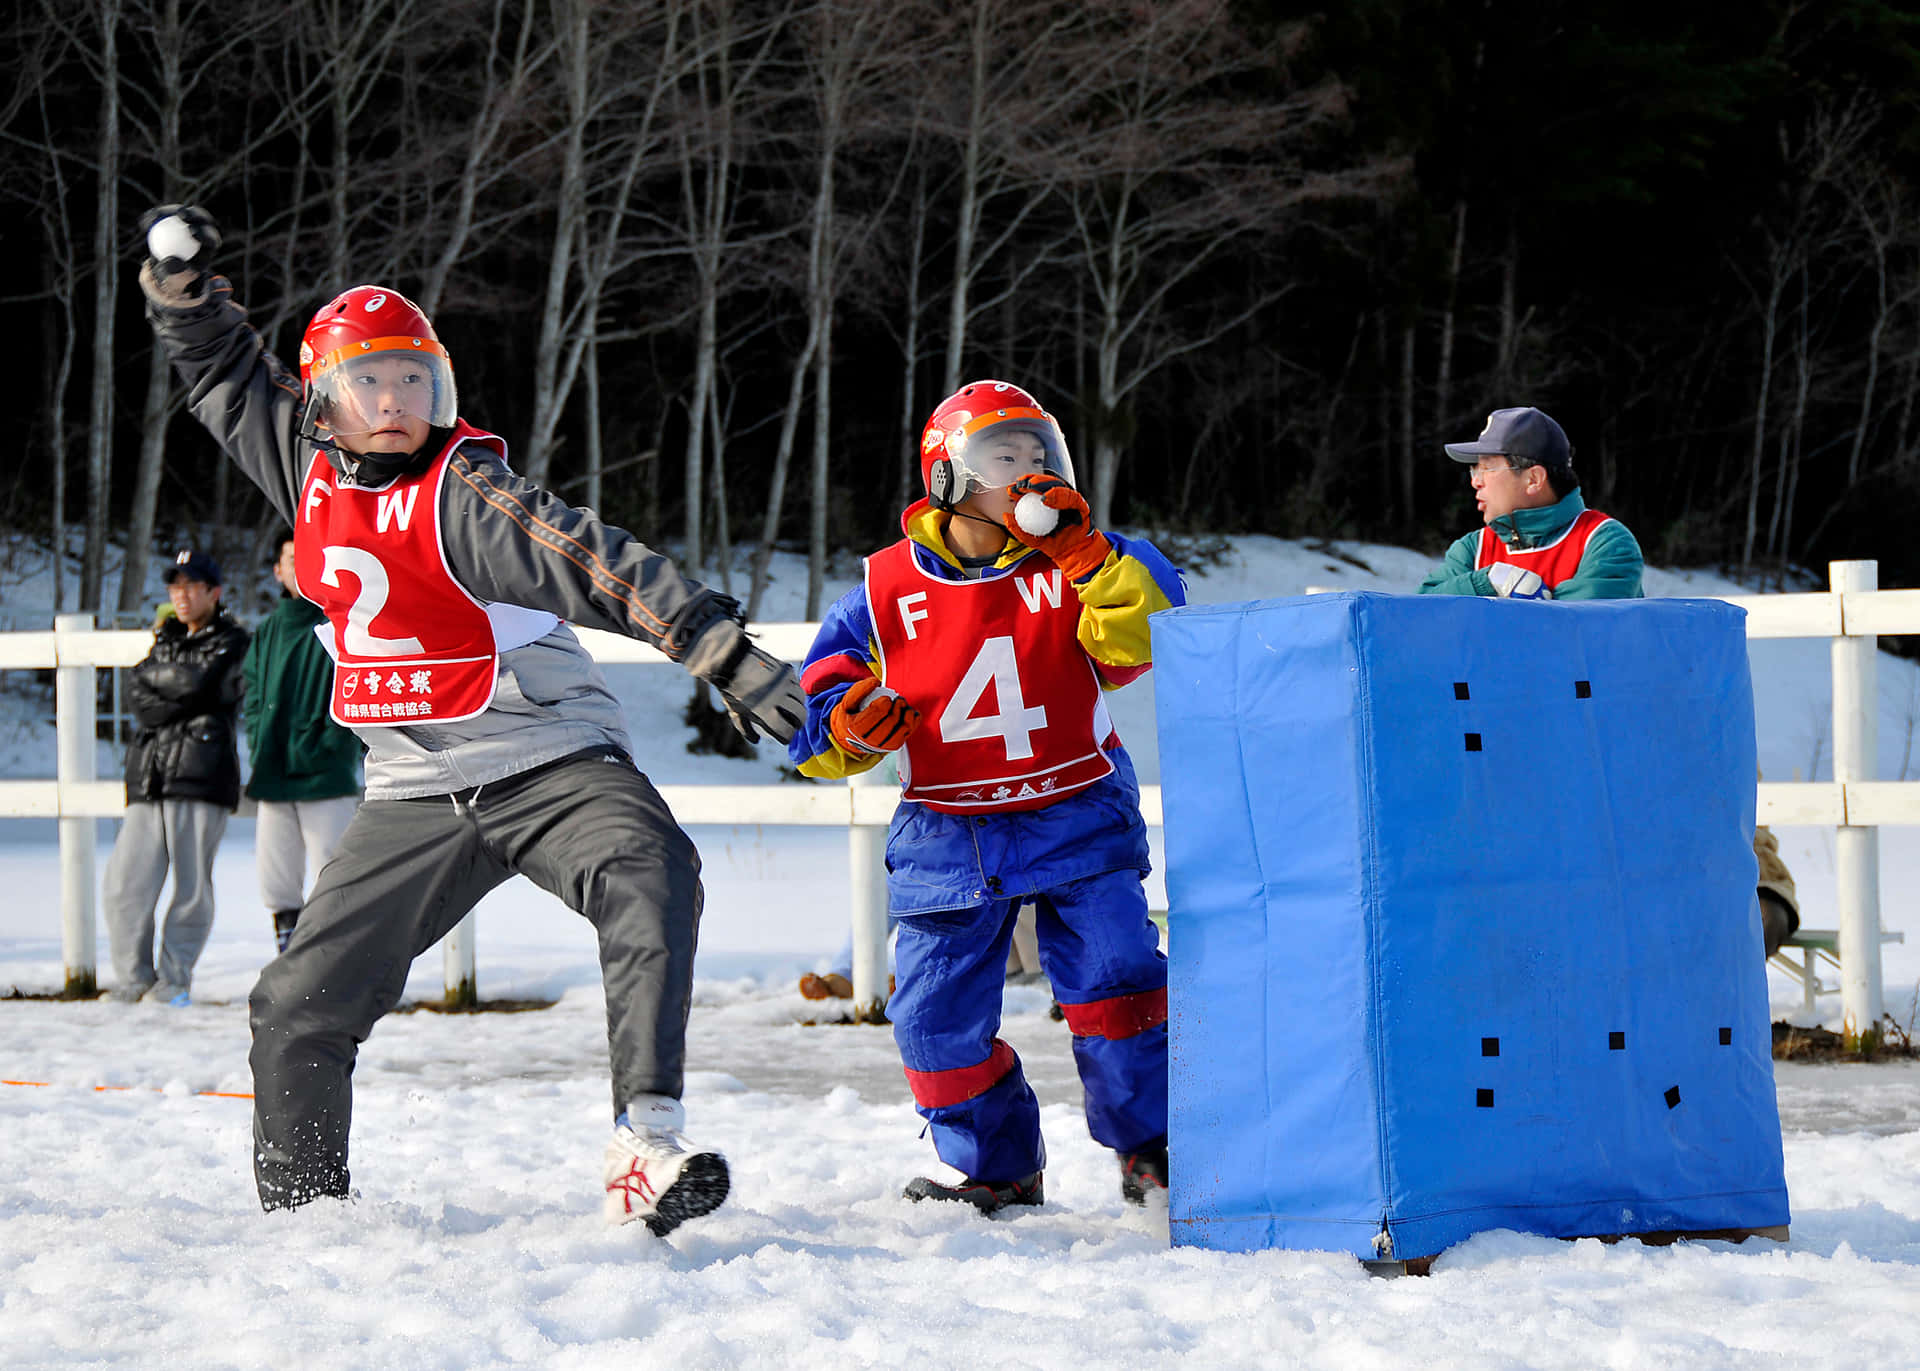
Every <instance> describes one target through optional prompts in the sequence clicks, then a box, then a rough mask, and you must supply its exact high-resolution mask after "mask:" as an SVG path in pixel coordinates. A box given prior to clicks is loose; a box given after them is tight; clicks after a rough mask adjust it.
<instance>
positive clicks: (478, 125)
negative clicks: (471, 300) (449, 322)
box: [420, 0, 555, 316]
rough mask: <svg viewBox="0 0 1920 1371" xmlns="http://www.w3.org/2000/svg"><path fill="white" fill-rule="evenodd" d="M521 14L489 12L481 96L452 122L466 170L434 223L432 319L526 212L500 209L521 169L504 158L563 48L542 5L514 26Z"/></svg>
mask: <svg viewBox="0 0 1920 1371" xmlns="http://www.w3.org/2000/svg"><path fill="white" fill-rule="evenodd" d="M513 8H515V7H514V6H513V5H510V4H509V2H508V0H489V3H487V4H486V6H485V9H484V15H485V18H486V23H487V27H486V33H485V37H484V38H481V39H480V40H479V41H480V43H481V45H482V48H483V52H484V56H483V57H482V59H481V62H480V77H479V85H478V89H477V90H476V91H475V92H474V95H473V99H472V103H471V104H468V103H466V102H462V103H461V104H459V105H458V106H456V107H455V109H454V111H453V115H454V117H452V118H450V119H449V120H448V121H447V125H448V127H449V129H450V130H451V133H452V136H451V137H450V139H449V140H448V144H449V146H450V147H455V148H458V149H459V153H460V169H459V171H458V172H457V173H456V174H455V175H454V177H453V185H452V187H451V188H450V193H448V194H447V195H446V196H445V197H444V198H445V200H446V201H450V203H449V204H439V205H435V206H433V208H432V211H431V212H430V215H429V217H430V219H431V221H432V222H433V224H434V227H435V229H436V231H438V232H439V233H441V234H442V235H443V236H442V239H441V243H440V250H439V251H438V252H437V253H436V254H435V255H434V258H433V262H432V265H431V266H430V267H429V268H428V270H427V276H426V283H425V284H424V285H423V286H422V287H421V290H420V307H421V308H422V309H424V310H425V311H426V312H427V314H428V315H429V316H432V315H433V314H435V313H437V312H438V311H439V308H440V301H441V299H442V298H443V297H444V296H445V294H446V290H447V280H448V278H449V277H450V276H451V275H452V274H453V270H454V268H455V267H456V266H457V265H458V264H459V262H460V260H461V258H462V257H463V256H464V255H465V254H466V252H467V251H468V249H469V247H470V246H471V245H472V243H473V241H474V239H475V237H476V235H477V234H479V233H480V232H481V231H482V230H483V229H484V228H487V227H490V226H493V227H497V226H499V225H501V224H503V223H507V222H511V221H513V220H514V219H516V218H518V217H519V215H520V213H522V212H523V210H524V206H522V205H520V204H517V203H507V204H501V203H498V197H497V195H496V192H497V191H498V190H499V188H500V187H501V185H502V183H503V182H504V181H505V180H506V178H507V177H508V175H509V174H510V173H511V172H512V171H514V170H516V169H517V168H518V167H519V165H520V159H519V158H516V157H511V156H507V155H503V154H504V153H505V152H506V150H507V148H508V145H509V144H510V143H511V141H512V137H513V135H514V133H515V132H516V131H517V130H518V128H519V126H520V125H521V123H522V122H523V121H524V120H525V119H526V118H527V111H526V103H527V100H528V95H529V91H530V90H531V88H532V86H533V84H534V82H535V80H536V79H537V78H538V76H539V75H540V73H541V72H542V70H543V69H544V68H545V67H546V65H547V64H548V63H549V62H551V61H552V59H553V55H554V47H555V43H554V39H553V38H552V37H551V36H550V35H548V33H547V30H546V28H545V26H544V25H542V24H541V23H540V7H539V6H538V5H534V4H526V3H522V4H520V5H518V9H519V12H520V15H519V21H518V23H517V24H514V23H513V22H512V15H511V11H512V9H513ZM536 35H539V38H538V41H536ZM483 204H484V205H485V209H484V211H483V208H482V207H483Z"/></svg>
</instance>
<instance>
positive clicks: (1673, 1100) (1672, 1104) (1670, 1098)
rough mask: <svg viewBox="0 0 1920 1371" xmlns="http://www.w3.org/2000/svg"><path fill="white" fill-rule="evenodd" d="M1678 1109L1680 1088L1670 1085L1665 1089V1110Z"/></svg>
mask: <svg viewBox="0 0 1920 1371" xmlns="http://www.w3.org/2000/svg"><path fill="white" fill-rule="evenodd" d="M1679 1107H1680V1087H1679V1086H1677V1085H1670V1086H1668V1087H1667V1108H1669V1109H1678V1108H1679Z"/></svg>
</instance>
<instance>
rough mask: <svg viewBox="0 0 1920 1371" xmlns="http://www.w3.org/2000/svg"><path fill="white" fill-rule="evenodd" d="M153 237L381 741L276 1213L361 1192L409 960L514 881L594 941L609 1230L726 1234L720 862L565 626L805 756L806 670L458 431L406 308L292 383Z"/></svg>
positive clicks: (213, 400) (312, 940)
mask: <svg viewBox="0 0 1920 1371" xmlns="http://www.w3.org/2000/svg"><path fill="white" fill-rule="evenodd" d="M142 227H143V228H144V229H145V230H146V235H147V249H148V257H147V260H146V262H145V264H144V265H143V266H142V267H141V269H140V287H141V289H142V291H144V292H145V294H146V297H147V320H148V322H149V323H150V324H152V326H153V331H154V336H155V338H156V340H157V341H158V343H159V345H160V346H161V347H163V348H164V349H166V352H167V354H168V356H169V357H170V358H171V359H172V361H173V365H174V369H175V370H176V371H178V372H179V373H180V376H181V378H182V379H183V380H184V381H185V382H186V383H187V386H188V391H189V395H188V403H189V404H190V405H191V407H192V409H193V413H194V417H195V418H197V419H198V420H200V422H201V423H202V424H204V425H205V426H206V427H207V429H208V430H209V431H210V432H211V433H212V434H213V437H214V440H215V441H216V442H218V443H219V444H220V446H221V447H222V448H223V449H224V450H225V451H226V454H227V456H228V457H230V458H232V459H233V461H234V462H235V463H236V464H238V465H239V467H240V468H241V469H242V470H243V471H245V472H246V473H247V475H248V476H250V477H251V478H252V479H253V481H254V483H255V484H256V485H258V486H259V487H260V489H261V490H262V491H263V492H265V494H266V496H267V499H268V500H269V501H270V502H271V503H272V505H273V507H274V509H275V510H276V511H278V513H279V514H280V516H281V518H283V519H285V520H286V521H287V522H288V524H289V525H290V526H291V527H292V528H293V531H294V532H293V544H294V548H293V563H294V565H293V571H294V578H295V584H296V585H297V587H298V589H299V592H300V594H301V595H302V596H304V597H306V598H307V599H309V600H311V601H313V602H314V603H315V604H316V605H318V606H319V607H320V610H321V612H322V613H323V614H324V615H325V616H326V619H327V625H326V627H327V633H326V636H325V638H324V640H323V641H324V642H325V645H326V647H327V650H328V653H329V655H331V656H332V658H333V661H334V669H333V673H332V689H331V692H330V695H331V713H332V715H333V718H334V720H335V721H336V722H338V723H340V724H343V725H346V726H348V727H351V728H352V729H353V730H354V732H355V733H357V734H359V736H360V738H361V740H362V741H363V742H365V743H366V745H367V798H366V802H365V803H364V804H362V805H361V806H360V808H359V809H358V810H357V811H356V812H355V814H354V816H353V820H352V822H351V823H350V824H349V825H348V826H347V830H346V833H345V835H344V836H343V837H342V838H341V840H340V845H339V847H338V849H337V850H336V851H335V853H334V857H333V860H332V861H330V862H328V863H327V865H326V867H325V868H324V869H323V870H322V871H321V872H320V874H319V876H318V877H317V878H316V880H315V882H314V888H313V891H312V893H311V894H310V895H308V897H307V901H306V904H305V906H304V907H303V908H302V910H301V911H300V919H299V922H298V924H297V925H296V926H295V928H294V931H293V935H292V937H291V938H290V939H289V940H288V943H287V948H286V951H284V952H283V953H281V955H280V956H279V957H277V958H275V959H274V960H273V961H272V962H270V963H268V965H267V968H266V970H264V971H263V972H261V974H260V981H259V983H258V984H257V985H256V986H254V988H253V994H252V996H251V997H250V999H249V1001H248V1003H249V1005H250V1007H251V1010H252V1023H253V1052H252V1056H251V1059H250V1060H251V1063H252V1066H253V1082H254V1124H253V1139H254V1148H253V1169H254V1179H255V1183H256V1185H257V1186H258V1188H259V1192H260V1202H261V1204H263V1205H264V1206H265V1207H267V1208H268V1209H281V1208H288V1207H291V1206H296V1205H302V1204H307V1203H310V1202H311V1201H313V1200H316V1199H321V1198H327V1197H343V1196H346V1195H348V1194H349V1193H351V1192H350V1185H349V1174H348V1171H347V1134H348V1129H349V1124H350V1122H351V1119H352V1113H353V1063H354V1057H355V1054H356V1052H357V1051H358V1049H359V1045H360V1044H361V1043H362V1042H364V1041H365V1040H366V1038H367V1035H368V1034H369V1033H371V1032H372V1031H373V1026H374V1024H375V1023H376V1022H377V1021H378V1020H379V1019H380V1017H381V1016H382V1015H384V1014H385V1013H386V1012H387V1011H388V1010H390V1009H392V1008H393V1007H394V1005H396V1004H397V1003H399V1000H400V995H401V992H402V990H403V989H404V988H405V986H406V980H407V968H408V966H409V965H410V964H411V963H412V961H413V959H414V958H415V957H416V956H418V955H419V954H420V953H422V952H424V951H426V949H427V948H429V947H431V946H433V944H434V943H435V942H437V941H439V940H440V938H441V937H443V936H444V935H445V934H446V933H447V932H448V930H450V929H451V928H453V926H454V925H455V924H457V923H458V922H459V921H460V920H461V918H462V917H463V916H464V915H465V914H466V912H467V911H468V910H469V909H471V908H473V906H474V905H475V904H476V903H477V902H478V901H479V900H480V898H481V897H482V896H483V895H485V894H486V893H487V892H488V891H489V890H491V889H493V888H494V887H495V886H497V885H499V884H501V883H502V882H504V881H506V880H508V879H509V878H510V877H512V876H513V875H515V874H516V873H518V874H523V875H525V876H527V877H528V878H529V879H530V880H532V881H533V882H534V883H535V884H536V885H538V886H540V887H541V888H542V889H544V890H547V891H549V892H551V893H552V894H554V895H556V896H558V897H559V898H560V899H561V900H563V901H564V902H565V903H566V904H567V905H568V906H569V907H570V908H572V909H574V910H576V911H578V912H579V913H580V914H582V915H584V916H585V917H586V918H587V919H588V920H589V921H590V922H591V923H592V924H593V926H594V931H595V933H596V934H597V935H598V938H599V948H600V970H601V978H602V981H603V982H604V984H605V987H606V999H607V1046H608V1054H609V1057H610V1061H611V1066H612V1076H613V1112H614V1131H613V1137H612V1139H611V1140H610V1141H609V1142H608V1144H607V1150H606V1154H605V1160H604V1163H603V1167H602V1171H601V1176H600V1190H601V1196H602V1198H601V1212H602V1214H603V1215H604V1216H605V1217H606V1219H607V1220H608V1222H610V1223H615V1224H622V1223H631V1222H641V1223H644V1224H645V1225H646V1226H647V1227H648V1228H649V1229H651V1230H652V1231H653V1232H654V1233H657V1234H660V1233H667V1232H670V1231H671V1230H672V1229H674V1228H675V1227H677V1226H678V1225H679V1224H681V1223H682V1222H684V1221H686V1220H687V1219H690V1218H695V1217H698V1216H699V1215H702V1214H705V1213H708V1212H710V1211H711V1210H713V1209H714V1208H715V1207H716V1206H718V1205H719V1204H720V1203H721V1201H722V1200H723V1199H724V1198H725V1197H726V1194H727V1187H728V1172H727V1164H726V1161H725V1159H724V1158H723V1157H722V1156H721V1154H720V1153H719V1152H717V1151H714V1150H712V1149H710V1148H703V1147H697V1146H695V1145H694V1144H693V1143H691V1142H690V1141H689V1140H688V1139H687V1138H686V1136H685V1135H684V1133H683V1132H682V1129H683V1127H684V1125H685V1119H686V1115H685V1111H684V1110H683V1109H682V1107H681V1104H680V1093H681V1086H682V1084H683V1078H684V1063H685V1057H686V1030H687V1012H688V1009H689V1007H690V1005H691V1003H692V991H693V954H694V945H695V940H696V936H697V933H698V929H699V924H700V908H701V889H700V859H699V857H698V855H697V854H696V853H695V851H694V848H693V843H692V842H691V841H690V840H689V839H688V837H687V835H686V834H685V833H683V832H682V831H681V830H680V827H679V825H678V824H676V823H675V822H674V820H673V815H672V814H671V813H669V812H668V810H667V806H666V803H665V802H664V801H663V800H662V799H661V798H660V795H659V792H658V791H656V790H655V789H654V788H653V786H652V784H651V783H649V782H648V780H647V778H646V777H645V776H643V775H642V774H641V773H640V772H639V771H638V770H636V769H635V767H634V763H633V745H632V743H631V741H630V740H629V738H628V736H627V729H626V723H625V721H624V719H623V717H622V715H621V710H620V703H619V701H618V700H616V699H615V698H614V697H613V694H612V692H611V691H609V690H608V689H607V684H606V681H605V680H604V679H603V678H602V677H601V675H600V671H599V668H598V667H596V666H595V665H594V662H593V659H592V658H591V657H589V656H588V655H587V652H586V650H585V649H584V648H583V647H581V645H580V640H579V639H578V638H576V637H575V636H574V635H573V631H572V630H571V629H570V628H569V627H568V626H567V624H568V622H572V623H579V624H586V625H588V626H589V627H593V628H601V629H607V630H610V631H612V632H615V633H625V634H627V635H629V636H630V637H634V638H639V639H642V640H643V641H646V642H649V643H652V644H653V645H654V646H656V647H658V648H659V649H660V650H661V651H662V652H664V653H665V654H666V655H667V656H668V657H669V658H671V659H672V660H673V661H676V662H678V663H679V664H680V665H681V666H682V667H684V668H685V669H686V670H687V671H688V672H690V673H692V674H693V675H694V676H696V677H698V678H699V679H701V680H703V681H706V682H708V683H709V684H711V685H712V686H713V687H714V688H715V689H717V690H718V691H719V692H720V695H721V698H722V699H723V700H725V701H726V704H727V709H728V711H729V713H730V714H731V715H732V716H733V719H734V723H735V724H736V725H737V726H738V727H739V728H740V729H741V731H742V732H743V733H744V734H745V735H746V737H747V738H748V740H749V741H752V740H754V739H755V738H756V737H757V731H756V730H757V729H764V730H766V731H767V732H768V733H770V734H772V735H773V736H774V737H776V738H778V739H779V740H780V741H782V742H784V741H786V740H787V739H788V738H789V737H790V736H792V733H793V729H794V726H795V725H797V724H798V723H799V722H800V718H801V715H802V713H803V712H804V707H805V706H804V701H803V698H802V696H801V693H800V687H799V683H798V682H797V681H796V680H795V679H794V677H793V672H792V671H791V669H789V668H788V667H787V666H786V665H785V664H784V663H781V662H778V661H775V660H774V659H773V658H771V657H769V656H768V655H767V654H766V653H764V652H762V651H760V649H758V648H756V647H754V646H753V644H752V643H751V642H750V641H749V640H748V638H747V635H746V633H745V631H744V629H743V626H742V623H741V617H742V616H741V615H740V613H739V606H738V605H736V604H735V603H734V601H733V600H731V599H729V598H728V597H726V596H724V595H719V594H716V593H715V592H713V591H711V590H709V589H707V588H706V587H705V586H702V585H700V584H698V583H697V582H694V581H689V580H687V579H686V578H685V577H683V576H682V575H681V574H680V572H679V571H678V569H676V568H675V567H674V565H673V564H672V563H671V562H669V561H668V560H667V559H666V558H665V557H662V556H660V555H659V554H658V553H656V552H653V551H651V550H650V549H648V548H646V547H644V546H643V545H642V544H641V543H640V541H639V540H638V539H636V538H635V537H634V536H633V535H632V534H630V533H628V532H627V531H626V530H624V529H620V528H616V527H614V526H613V525H611V524H607V523H604V522H602V521H601V520H600V519H599V518H598V517H597V516H596V515H595V514H594V513H593V511H591V510H586V509H573V508H569V507H568V506H567V505H566V504H565V503H564V502H563V501H561V500H559V499H557V498H555V497H554V496H553V495H552V494H551V493H549V492H548V491H545V490H543V489H541V488H540V487H539V486H537V485H535V484H533V482H531V481H528V480H526V479H525V478H524V477H521V476H517V475H515V474H514V472H513V470H512V469H511V468H510V467H508V465H507V461H506V443H505V442H504V441H503V440H502V439H501V438H499V437H498V436H496V435H495V434H491V433H487V432H485V431H484V430H481V429H478V428H475V427H474V426H473V425H471V424H469V423H467V422H466V421H465V420H464V419H462V418H461V417H460V410H459V405H458V401H457V396H456V391H455V389H454V379H453V363H452V360H451V359H450V358H449V356H448V354H447V350H446V348H445V347H444V346H442V345H441V343H440V341H439V339H438V337H437V336H436V335H435V333H434V329H433V325H432V324H431V323H430V322H429V321H428V319H427V316H426V315H425V314H423V313H422V312H421V311H420V310H419V308H418V307H416V306H415V305H414V304H413V303H412V302H411V301H410V300H408V299H407V298H406V297H405V296H404V295H401V294H400V293H399V292H398V291H395V290H390V289H387V288H386V287H382V286H373V285H364V286H356V287H354V288H353V289H351V290H348V291H345V292H343V293H341V294H339V295H336V296H334V298H333V299H331V300H330V301H328V302H327V303H326V304H325V305H323V306H322V307H321V308H320V311H319V313H317V314H315V315H314V316H313V321H312V322H311V323H310V324H308V325H307V330H306V333H305V335H304V336H303V338H302V339H301V343H300V369H299V374H298V375H297V376H296V375H295V374H293V373H291V372H289V371H288V370H287V369H286V368H285V367H284V366H282V365H281V363H280V361H279V360H278V359H277V358H276V357H274V356H273V355H272V354H271V353H269V352H268V351H267V350H266V347H265V345H264V344H262V343H261V341H260V336H259V335H258V334H257V333H255V332H254V331H253V328H252V327H251V326H250V325H249V324H248V323H247V316H246V311H245V310H243V309H241V308H240V306H239V304H238V303H237V302H236V301H235V300H234V298H233V288H232V286H231V284H230V283H229V282H228V281H227V279H226V278H225V277H224V276H219V275H215V274H214V273H213V270H212V258H213V256H214V254H215V252H216V251H217V250H218V249H219V246H220V236H219V233H218V232H217V230H216V229H215V228H214V225H213V221H212V219H211V218H210V217H209V216H208V215H207V214H206V213H205V211H203V210H199V209H196V208H194V207H192V206H186V207H182V206H179V205H166V206H162V207H160V208H159V209H155V210H152V211H150V212H149V213H148V215H147V218H146V220H145V221H144V223H143V224H142ZM455 1160H457V1157H456V1158H455ZM448 1174H449V1176H450V1177H452V1183H455V1184H458V1183H459V1177H460V1168H459V1166H458V1165H451V1166H450V1167H449V1168H448Z"/></svg>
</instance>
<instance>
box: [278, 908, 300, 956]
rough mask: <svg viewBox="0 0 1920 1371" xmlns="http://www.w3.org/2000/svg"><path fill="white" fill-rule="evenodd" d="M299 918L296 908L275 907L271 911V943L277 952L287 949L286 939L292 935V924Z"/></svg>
mask: <svg viewBox="0 0 1920 1371" xmlns="http://www.w3.org/2000/svg"><path fill="white" fill-rule="evenodd" d="M299 919H300V911H299V910H297V909H276V910H274V911H273V945H274V949H275V950H276V951H279V952H285V951H286V950H287V940H288V939H289V938H291V937H292V936H293V926H294V924H296V923H297V922H299Z"/></svg>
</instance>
